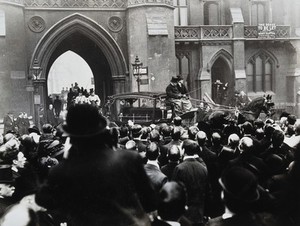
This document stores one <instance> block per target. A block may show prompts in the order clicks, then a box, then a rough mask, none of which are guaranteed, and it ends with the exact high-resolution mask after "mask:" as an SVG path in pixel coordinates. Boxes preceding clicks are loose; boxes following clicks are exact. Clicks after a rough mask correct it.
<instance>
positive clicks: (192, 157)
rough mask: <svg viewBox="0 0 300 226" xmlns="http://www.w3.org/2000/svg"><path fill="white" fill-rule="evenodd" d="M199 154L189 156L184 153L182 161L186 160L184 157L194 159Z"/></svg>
mask: <svg viewBox="0 0 300 226" xmlns="http://www.w3.org/2000/svg"><path fill="white" fill-rule="evenodd" d="M198 157H199V156H198V155H193V156H189V155H186V156H184V157H183V161H184V160H186V159H195V158H198Z"/></svg>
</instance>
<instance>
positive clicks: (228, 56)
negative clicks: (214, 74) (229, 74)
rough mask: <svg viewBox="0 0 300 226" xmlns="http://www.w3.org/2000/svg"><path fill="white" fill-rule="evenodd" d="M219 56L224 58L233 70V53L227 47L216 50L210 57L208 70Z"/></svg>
mask: <svg viewBox="0 0 300 226" xmlns="http://www.w3.org/2000/svg"><path fill="white" fill-rule="evenodd" d="M218 58H222V59H223V60H224V61H226V62H227V64H228V66H229V67H230V69H231V70H232V68H233V57H232V55H231V54H230V53H229V52H228V51H227V50H225V49H220V50H219V51H218V52H216V53H215V54H214V55H213V56H212V58H211V59H210V61H209V63H208V67H207V68H208V70H211V68H212V66H213V65H214V63H215V62H216V60H217V59H218Z"/></svg>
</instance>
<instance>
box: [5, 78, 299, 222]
mask: <svg viewBox="0 0 300 226" xmlns="http://www.w3.org/2000/svg"><path fill="white" fill-rule="evenodd" d="M180 79H182V78H181V77H177V76H176V77H172V81H174V82H175V81H178V80H180ZM230 123H231V124H230V125H229V124H228V125H218V126H217V127H216V128H214V127H213V124H210V123H209V122H204V121H201V122H197V123H196V124H195V125H192V126H189V127H187V126H186V125H184V123H183V121H182V119H181V118H180V117H175V118H174V119H173V121H172V123H170V124H167V123H160V124H151V125H148V126H144V125H140V124H134V123H130V124H124V125H121V126H117V127H116V126H115V124H112V123H109V122H108V121H107V119H106V118H105V117H104V116H103V115H101V114H100V113H99V111H98V109H97V108H96V107H94V106H92V105H85V104H83V105H80V106H71V107H70V108H69V109H68V114H67V117H66V121H65V123H64V124H63V125H60V126H58V127H57V128H54V127H52V126H51V125H50V124H45V125H43V126H42V128H41V130H40V129H39V128H38V127H37V126H34V125H32V126H30V128H28V133H27V134H25V135H22V136H18V134H13V133H10V132H9V133H7V134H4V135H3V136H1V137H0V183H13V182H14V181H15V178H14V176H13V171H12V166H13V164H14V160H16V159H17V158H18V153H19V152H22V153H24V156H25V157H26V159H27V164H30V165H31V167H32V168H33V170H34V171H35V172H36V173H37V177H38V180H39V181H40V182H43V181H44V180H45V179H46V178H47V175H48V172H49V170H51V168H52V167H54V166H56V165H58V164H59V163H60V162H61V161H63V158H64V157H65V156H66V153H65V150H66V148H65V146H64V144H65V142H66V139H67V137H70V138H71V139H74V138H77V139H79V140H80V139H89V140H90V141H91V142H92V141H93V140H96V141H97V142H99V143H104V144H106V145H107V146H109V147H111V149H112V151H124V150H127V151H132V152H136V153H137V154H138V155H140V157H141V158H142V160H143V162H144V163H145V164H146V163H147V161H149V160H150V161H157V164H158V166H159V167H160V169H163V167H164V166H166V165H168V164H169V163H171V162H172V163H176V164H177V165H179V164H181V163H182V162H183V161H184V157H185V156H189V157H190V158H191V157H193V158H195V159H197V161H199V162H203V163H204V164H205V167H207V170H208V181H209V183H210V186H209V187H210V189H212V193H211V194H210V195H211V196H214V197H213V198H212V200H214V201H215V200H218V199H219V197H221V190H222V192H223V193H224V197H225V198H224V200H225V201H224V202H212V203H209V202H210V201H211V200H209V199H207V200H206V201H205V202H206V203H204V204H203V205H204V206H213V205H223V204H224V203H225V205H226V201H228V200H229V201H228V202H231V203H232V202H236V203H239V205H241V203H242V204H243V205H249V203H251V208H252V207H253V206H255V205H252V204H253V203H255V202H258V201H259V200H261V196H262V194H261V191H260V189H259V188H261V189H262V190H264V191H268V190H270V193H269V195H271V196H274V198H275V199H276V198H278V197H276V194H277V193H278V192H283V193H284V192H286V191H285V190H284V188H282V187H281V188H280V189H282V190H280V189H279V190H278V188H276V189H274V187H272V186H271V185H272V183H273V180H274V178H276V177H277V176H278V175H281V177H288V181H289V180H290V179H291V178H290V175H293V177H292V179H293V181H295V180H296V181H300V180H297V179H300V178H299V176H300V171H299V172H295V170H297V169H298V168H300V167H298V165H299V156H300V155H299V152H300V121H299V120H298V119H297V118H296V116H294V115H291V114H286V113H284V114H282V115H281V116H280V118H279V120H278V121H275V120H273V119H268V120H265V121H262V120H261V119H258V120H256V121H255V122H245V123H243V124H241V125H237V124H236V122H230ZM110 125H114V126H113V127H110ZM172 142H173V143H174V145H170V146H168V144H172ZM175 144H176V145H175ZM162 150H165V152H163V151H162ZM257 163H259V164H257ZM291 165H294V167H291ZM287 168H288V169H289V171H288V172H287V170H286V169H287ZM292 169H293V170H292ZM298 173H299V174H298ZM168 179H169V181H170V183H168V184H166V186H163V187H162V189H161V192H160V193H159V196H160V202H161V206H160V207H161V209H158V210H159V211H160V213H161V215H162V216H165V217H166V218H168V217H170V218H172V217H173V215H172V214H170V212H168V211H167V210H168V208H171V207H172V205H180V206H181V207H182V206H183V205H182V202H183V203H185V202H186V194H184V193H183V191H184V192H185V187H192V186H193V185H187V184H184V183H183V184H181V182H180V183H176V184H172V179H171V178H168ZM298 184H299V183H297V182H295V183H291V184H290V186H292V187H293V186H295V188H299V189H300V186H299V185H298ZM297 186H299V187H297ZM171 190H172V192H173V193H172V192H170V191H171ZM291 190H293V191H294V190H295V189H291ZM31 191H34V189H33V190H31ZM176 194H177V196H176V197H177V198H178V197H179V196H180V200H179V199H176V200H175V201H174V199H173V195H176ZM179 194H180V195H179ZM207 195H208V194H207ZM277 201H281V200H280V199H279V198H278V200H277ZM177 202H180V203H179V204H178V203H177ZM216 203H217V204H216ZM214 207H215V206H214ZM249 208H250V205H249ZM216 209H217V208H216ZM233 210H235V209H234V208H233ZM210 211H211V212H210ZM210 211H208V212H207V213H206V214H207V217H216V214H220V212H217V211H215V209H214V208H212V209H211V210H210ZM253 211H258V210H257V209H254V210H253ZM263 211H270V212H272V211H274V212H276V211H277V209H276V208H275V207H274V209H272V208H269V209H268V208H265V209H263ZM179 212H180V213H183V212H184V209H181V210H180V211H179ZM169 214H170V215H169ZM289 217H295V216H294V215H293V216H289ZM172 220H173V219H172Z"/></svg>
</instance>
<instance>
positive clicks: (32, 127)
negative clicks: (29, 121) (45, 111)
mask: <svg viewBox="0 0 300 226" xmlns="http://www.w3.org/2000/svg"><path fill="white" fill-rule="evenodd" d="M27 130H28V133H37V134H39V135H41V133H40V130H39V128H37V126H35V125H32V126H30V127H29V128H28V129H27Z"/></svg>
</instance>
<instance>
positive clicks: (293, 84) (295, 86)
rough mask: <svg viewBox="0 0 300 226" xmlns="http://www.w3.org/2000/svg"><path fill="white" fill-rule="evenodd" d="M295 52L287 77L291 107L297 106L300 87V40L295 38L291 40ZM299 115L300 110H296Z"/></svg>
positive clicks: (287, 99) (288, 98) (288, 101)
mask: <svg viewBox="0 0 300 226" xmlns="http://www.w3.org/2000/svg"><path fill="white" fill-rule="evenodd" d="M291 43H292V45H293V47H294V50H295V53H294V57H292V62H291V64H290V68H289V70H288V74H287V78H286V83H287V84H286V87H287V89H286V90H287V93H286V102H287V103H288V105H290V107H296V103H297V100H298V99H297V92H298V91H299V87H300V41H299V40H295V41H292V42H291ZM296 113H297V114H298V117H300V112H298V111H296Z"/></svg>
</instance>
